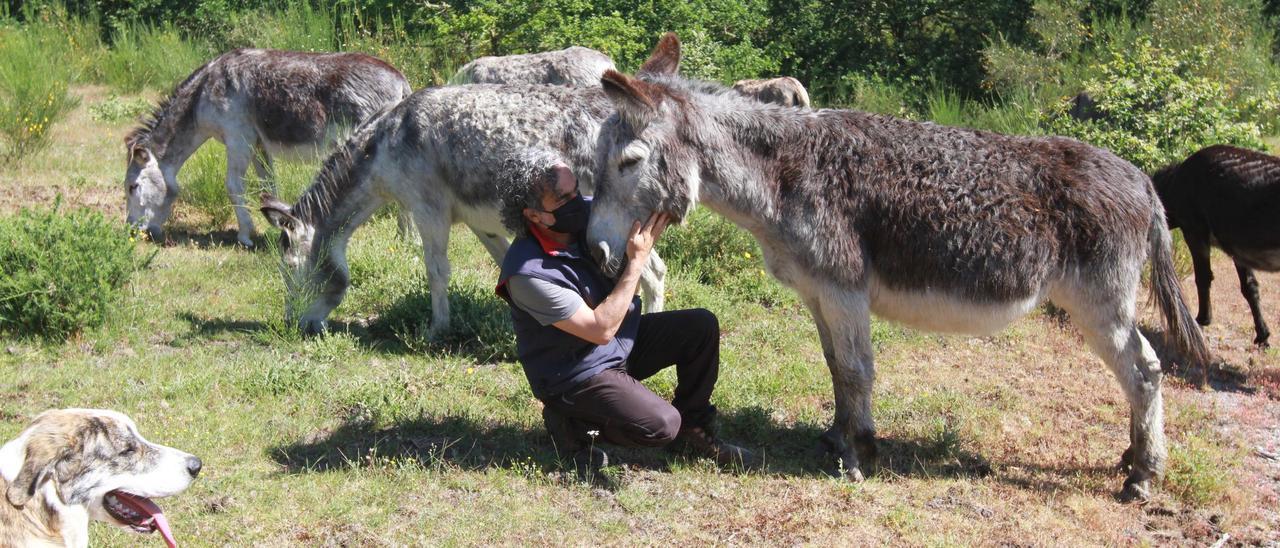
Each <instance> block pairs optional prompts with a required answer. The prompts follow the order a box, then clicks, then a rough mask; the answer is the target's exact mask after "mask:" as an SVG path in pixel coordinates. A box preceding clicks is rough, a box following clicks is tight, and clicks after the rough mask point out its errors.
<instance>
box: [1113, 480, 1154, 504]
mask: <svg viewBox="0 0 1280 548" xmlns="http://www.w3.org/2000/svg"><path fill="white" fill-rule="evenodd" d="M1117 498H1119V499H1120V502H1124V503H1130V502H1132V503H1137V504H1146V503H1147V502H1148V501H1150V500H1151V481H1150V480H1142V481H1133V480H1132V479H1127V480H1125V481H1124V488H1123V489H1121V490H1120V495H1119V496H1118V497H1117Z"/></svg>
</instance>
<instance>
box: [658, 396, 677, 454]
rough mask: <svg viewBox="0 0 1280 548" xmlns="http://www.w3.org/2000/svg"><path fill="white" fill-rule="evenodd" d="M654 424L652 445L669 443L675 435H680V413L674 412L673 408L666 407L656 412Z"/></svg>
mask: <svg viewBox="0 0 1280 548" xmlns="http://www.w3.org/2000/svg"><path fill="white" fill-rule="evenodd" d="M654 424H655V429H654V431H653V443H654V445H666V444H668V443H671V442H672V441H674V440H675V439H676V435H677V434H679V433H680V412H679V411H676V408H675V407H672V406H670V405H668V406H666V407H664V408H662V410H661V411H659V412H658V415H657V417H656V418H655V421H654Z"/></svg>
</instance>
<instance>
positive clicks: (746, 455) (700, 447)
mask: <svg viewBox="0 0 1280 548" xmlns="http://www.w3.org/2000/svg"><path fill="white" fill-rule="evenodd" d="M672 446H673V447H674V448H676V449H677V450H683V451H686V452H688V453H691V454H694V455H697V456H699V457H706V458H709V459H712V460H714V461H716V464H719V465H720V466H741V467H742V468H743V469H744V470H749V469H752V468H755V467H756V466H757V465H758V463H757V461H756V456H755V453H752V452H751V451H749V450H747V449H744V448H742V447H738V446H737V445H734V444H732V443H729V442H726V441H724V440H722V439H720V438H718V437H716V436H715V434H712V433H711V432H708V431H707V430H706V429H705V428H702V427H698V426H693V427H689V428H681V429H680V433H679V434H678V435H676V439H675V441H674V442H672Z"/></svg>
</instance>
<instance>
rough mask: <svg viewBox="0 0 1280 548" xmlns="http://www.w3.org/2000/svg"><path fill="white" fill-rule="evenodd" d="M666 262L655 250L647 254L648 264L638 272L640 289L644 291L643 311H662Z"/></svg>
mask: <svg viewBox="0 0 1280 548" xmlns="http://www.w3.org/2000/svg"><path fill="white" fill-rule="evenodd" d="M666 279H667V263H665V262H663V261H662V257H659V256H658V253H657V252H656V251H655V252H653V253H650V254H649V264H648V265H646V266H645V268H644V271H643V272H641V273H640V290H641V291H643V292H644V311H645V312H646V313H651V312H662V309H663V307H664V306H665V304H664V303H665V294H664V293H665V292H666V290H667V288H666Z"/></svg>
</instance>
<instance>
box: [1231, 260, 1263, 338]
mask: <svg viewBox="0 0 1280 548" xmlns="http://www.w3.org/2000/svg"><path fill="white" fill-rule="evenodd" d="M1236 274H1239V275H1240V293H1241V294H1243V295H1244V300H1245V301H1246V302H1248V303H1249V312H1250V313H1252V314H1253V332H1254V335H1255V336H1254V338H1253V344H1256V345H1258V346H1260V347H1262V348H1266V347H1267V346H1268V344H1267V339H1270V338H1271V330H1270V329H1267V320H1266V319H1264V318H1263V317H1262V305H1261V304H1260V303H1259V302H1258V298H1259V294H1258V278H1257V277H1255V276H1254V275H1253V269H1252V268H1249V267H1247V266H1244V265H1242V264H1240V261H1236Z"/></svg>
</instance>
